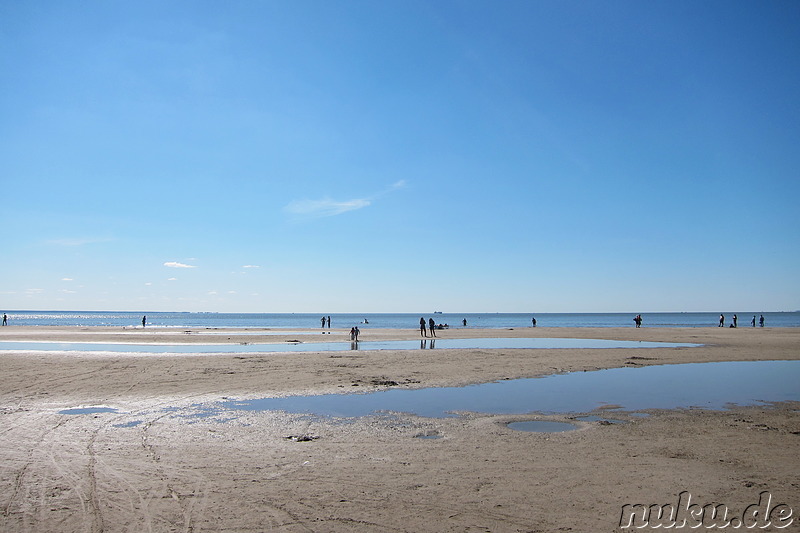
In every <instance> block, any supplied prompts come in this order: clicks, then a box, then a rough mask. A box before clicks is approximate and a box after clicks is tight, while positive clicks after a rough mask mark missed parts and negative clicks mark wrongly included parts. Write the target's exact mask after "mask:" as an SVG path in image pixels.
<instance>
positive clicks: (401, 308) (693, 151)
mask: <svg viewBox="0 0 800 533" xmlns="http://www.w3.org/2000/svg"><path fill="white" fill-rule="evenodd" d="M797 50H800V4H798V3H797V2H794V1H785V2H784V1H769V2H750V1H736V0H735V1H707V2H696V1H669V2H662V1H652V2H640V1H604V2H570V1H565V2H561V1H508V2H488V1H486V2H479V1H471V0H467V1H464V0H459V1H447V0H442V1H435V2H417V1H407V0H403V1H391V0H389V1H381V2H372V1H367V0H364V1H338V2H323V1H313V2H308V1H298V2H267V1H233V2H204V1H193V2H182V1H171V2H160V1H159V2H155V1H152V2H151V1H137V2H128V1H81V2H77V1H69V0H67V1H31V2H10V1H7V2H1V3H0V71H1V72H2V74H0V96H1V97H0V117H2V118H0V212H1V213H2V218H1V219H0V220H1V221H2V232H0V254H1V255H2V262H1V263H0V268H2V270H1V271H0V308H5V309H9V310H11V309H34V310H36V309H40V310H45V309H62V310H131V311H137V310H142V311H220V312H237V311H239V312H416V311H420V312H423V311H425V312H430V311H432V310H442V311H450V312H493V311H498V312H539V313H543V312H595V311H596V312H647V311H718V310H730V311H736V310H742V311H744V310H752V311H761V310H770V311H774V310H795V309H798V308H800V281H798V265H800V246H798V245H800V238H799V237H798V208H797V206H798V205H800V179H799V178H800V174H798V171H799V169H800V142H799V141H800V97H798V94H800V93H799V91H800V54H798V53H797Z"/></svg>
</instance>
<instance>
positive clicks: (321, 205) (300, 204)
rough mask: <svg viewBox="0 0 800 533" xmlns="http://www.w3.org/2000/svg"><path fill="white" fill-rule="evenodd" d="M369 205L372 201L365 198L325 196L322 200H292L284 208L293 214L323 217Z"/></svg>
mask: <svg viewBox="0 0 800 533" xmlns="http://www.w3.org/2000/svg"><path fill="white" fill-rule="evenodd" d="M368 205H370V201H369V200H365V199H363V198H355V199H353V200H345V201H337V200H331V199H330V198H324V199H322V200H295V201H293V202H290V203H289V205H287V206H286V207H285V208H284V210H285V211H286V212H287V213H290V214H292V215H299V216H306V217H317V218H321V217H333V216H336V215H341V214H342V213H347V212H348V211H355V210H357V209H363V208H365V207H367V206H368Z"/></svg>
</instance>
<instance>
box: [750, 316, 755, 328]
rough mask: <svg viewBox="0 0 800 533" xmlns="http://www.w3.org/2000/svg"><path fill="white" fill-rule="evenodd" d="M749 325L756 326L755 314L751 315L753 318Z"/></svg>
mask: <svg viewBox="0 0 800 533" xmlns="http://www.w3.org/2000/svg"><path fill="white" fill-rule="evenodd" d="M750 325H751V326H753V327H756V315H753V320H751V321H750Z"/></svg>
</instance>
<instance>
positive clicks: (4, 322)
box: [3, 313, 755, 326]
mask: <svg viewBox="0 0 800 533" xmlns="http://www.w3.org/2000/svg"><path fill="white" fill-rule="evenodd" d="M753 319H754V320H755V317H753ZM3 325H4V326H7V325H8V315H7V314H5V313H3Z"/></svg>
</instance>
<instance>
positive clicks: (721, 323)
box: [717, 313, 764, 328]
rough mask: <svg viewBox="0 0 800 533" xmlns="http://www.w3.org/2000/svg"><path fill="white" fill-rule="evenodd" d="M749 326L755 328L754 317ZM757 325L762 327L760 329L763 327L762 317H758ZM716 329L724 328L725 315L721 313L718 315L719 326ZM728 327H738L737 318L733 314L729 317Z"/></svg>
mask: <svg viewBox="0 0 800 533" xmlns="http://www.w3.org/2000/svg"><path fill="white" fill-rule="evenodd" d="M750 325H751V326H752V327H756V315H753V318H752V320H750ZM758 325H759V326H760V327H762V328H763V327H764V315H761V316H759V318H758ZM717 327H720V328H724V327H725V315H723V314H722V313H720V315H719V326H717ZM729 327H731V328H738V327H739V317H738V316H736V315H735V314H734V315H733V316H732V317H731V325H730V326H729Z"/></svg>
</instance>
